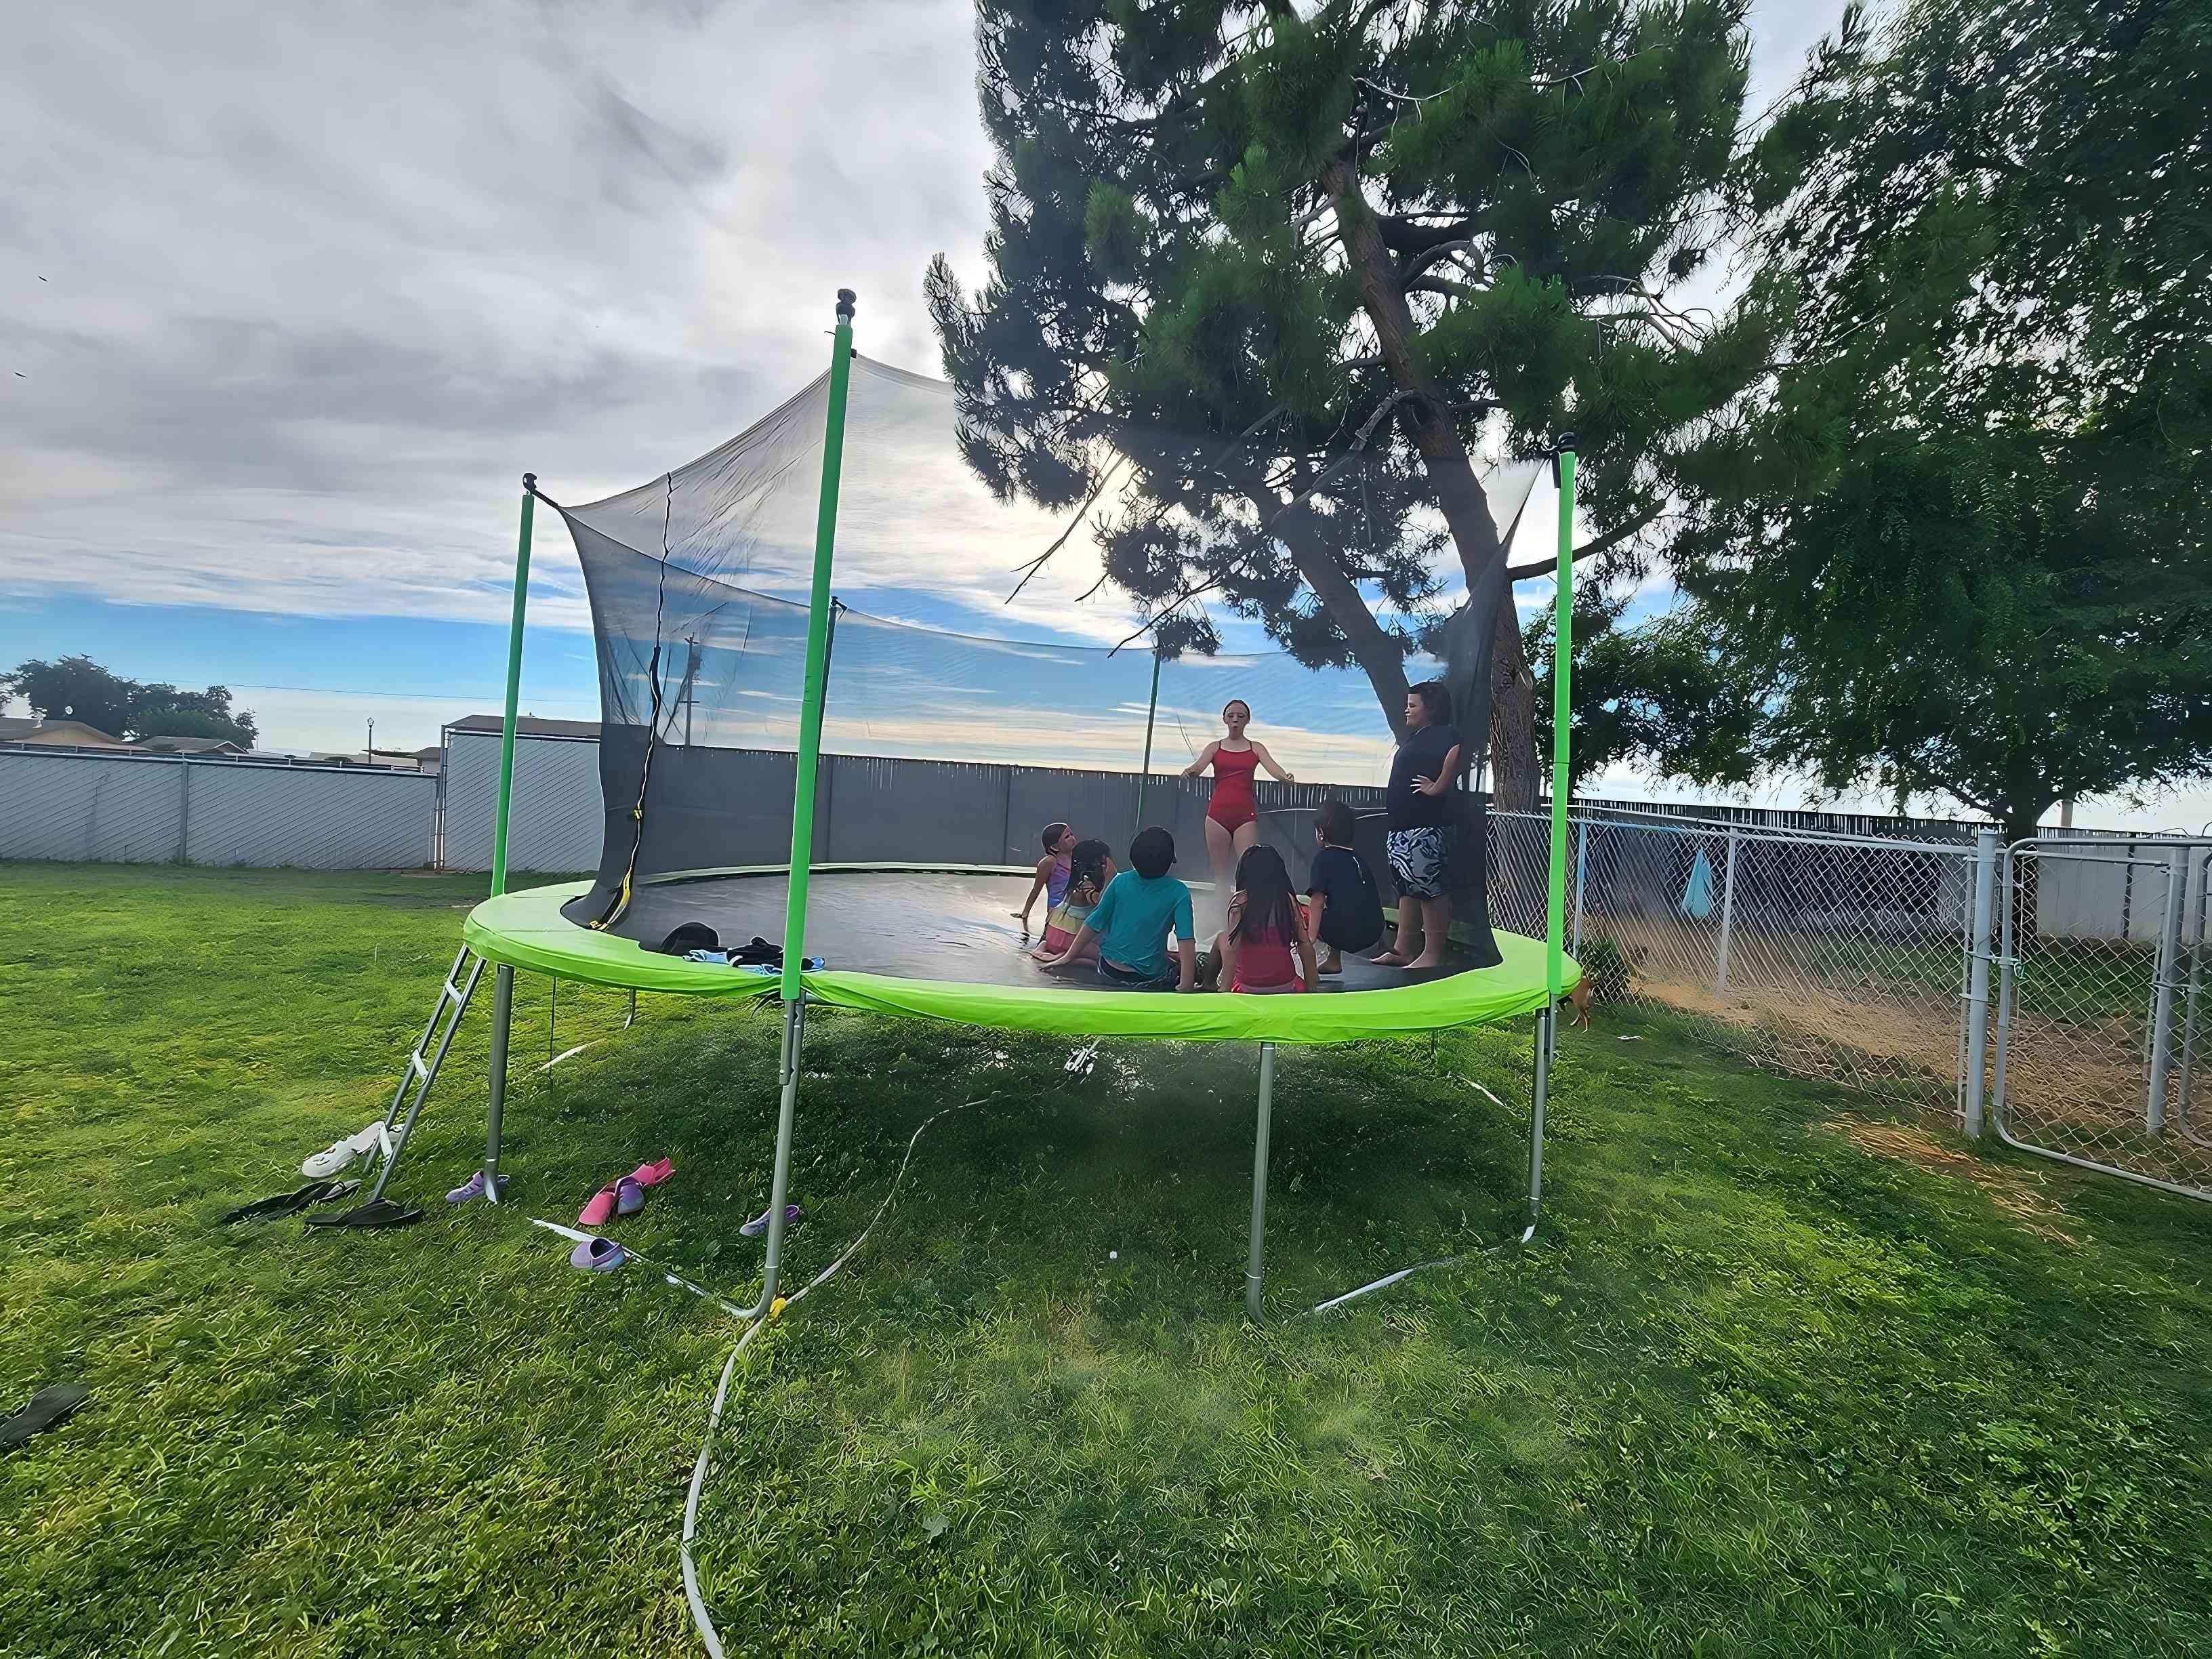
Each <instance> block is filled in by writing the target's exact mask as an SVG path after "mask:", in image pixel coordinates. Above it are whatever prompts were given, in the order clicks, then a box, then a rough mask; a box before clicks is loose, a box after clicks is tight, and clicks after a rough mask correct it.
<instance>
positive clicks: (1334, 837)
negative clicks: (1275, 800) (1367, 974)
mask: <svg viewBox="0 0 2212 1659" xmlns="http://www.w3.org/2000/svg"><path fill="white" fill-rule="evenodd" d="M1358 823H1359V819H1358V815H1357V814H1355V813H1354V812H1353V811H1352V809H1351V808H1350V807H1349V806H1346V805H1345V804H1344V803H1343V802H1342V801H1340V800H1334V799H1331V800H1325V801H1323V802H1322V804H1321V808H1320V810H1319V811H1316V813H1315V814H1314V839H1315V840H1316V841H1317V842H1320V843H1321V850H1320V851H1319V852H1317V853H1316V854H1314V861H1313V869H1312V872H1310V874H1309V875H1308V876H1307V878H1306V921H1307V926H1308V927H1309V928H1310V930H1311V932H1310V937H1311V938H1312V939H1313V941H1314V943H1315V944H1316V945H1320V946H1324V947H1326V949H1327V951H1328V955H1326V956H1324V957H1322V960H1321V967H1320V969H1319V971H1320V972H1322V973H1324V974H1340V973H1342V972H1343V971H1344V952H1345V951H1355V952H1356V951H1365V950H1370V949H1371V948H1372V947H1373V946H1374V945H1375V942H1376V940H1377V939H1381V938H1382V937H1383V898H1382V895H1381V894H1380V893H1378V892H1377V891H1376V888H1375V872H1373V871H1371V870H1370V869H1369V868H1368V867H1367V860H1365V859H1363V858H1361V857H1360V856H1359V854H1357V853H1355V852H1354V851H1352V836H1353V835H1354V834H1355V833H1356V832H1357V830H1358Z"/></svg>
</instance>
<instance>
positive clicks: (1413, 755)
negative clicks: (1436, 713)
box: [1383, 726, 1459, 829]
mask: <svg viewBox="0 0 2212 1659" xmlns="http://www.w3.org/2000/svg"><path fill="white" fill-rule="evenodd" d="M1458 746H1459V734H1458V733H1457V732H1455V731H1453V730H1452V729H1451V727H1449V726H1423V727H1422V728H1421V729H1420V730H1419V731H1418V732H1407V734H1406V740H1405V742H1403V743H1401V744H1399V745H1398V752H1397V754H1396V755H1395V756H1394V757H1392V759H1391V762H1390V787H1389V789H1388V790H1386V791H1385V792H1384V793H1383V805H1384V806H1385V807H1387V808H1388V809H1389V813H1390V827H1391V828H1392V829H1431V828H1437V827H1441V826H1443V825H1446V824H1453V823H1458V822H1459V803H1458V802H1457V801H1456V800H1455V799H1453V796H1454V794H1455V793H1456V790H1455V788H1454V789H1446V790H1445V791H1444V792H1443V794H1441V795H1425V794H1423V793H1421V792H1420V791H1419V790H1418V789H1416V788H1414V787H1413V780H1414V779H1415V778H1440V777H1442V776H1443V775H1444V763H1445V762H1446V761H1447V760H1449V759H1450V758H1451V751H1452V750H1454V749H1455V748H1457V747H1458Z"/></svg>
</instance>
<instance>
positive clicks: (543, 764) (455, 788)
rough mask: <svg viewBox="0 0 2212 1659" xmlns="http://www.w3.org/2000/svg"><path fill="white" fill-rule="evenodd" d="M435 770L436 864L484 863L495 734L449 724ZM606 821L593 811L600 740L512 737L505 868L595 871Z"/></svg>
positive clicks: (492, 813) (493, 798)
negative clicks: (437, 810) (437, 790)
mask: <svg viewBox="0 0 2212 1659" xmlns="http://www.w3.org/2000/svg"><path fill="white" fill-rule="evenodd" d="M445 743H446V757H445V764H444V766H443V767H442V768H441V770H440V773H439V779H438V781H439V786H440V789H441V797H442V801H443V805H442V807H441V811H440V826H441V829H440V842H439V850H438V862H439V864H440V865H441V866H442V867H443V868H445V869H447V870H489V869H490V868H491V848H492V826H493V821H494V819H495V817H496V815H497V811H498V805H499V748H500V734H499V733H498V732H464V731H455V730H453V729H452V728H450V727H449V728H448V729H447V732H446V733H445ZM605 823H606V820H605V816H604V815H603V814H602V812H601V811H600V808H599V741H598V739H596V738H545V737H527V738H523V737H519V738H516V739H515V743H514V791H513V795H512V796H511V797H510V798H509V805H508V808H507V868H509V869H510V870H530V871H537V872H568V871H576V870H594V869H597V868H598V867H599V836H600V833H601V831H602V829H604V827H605Z"/></svg>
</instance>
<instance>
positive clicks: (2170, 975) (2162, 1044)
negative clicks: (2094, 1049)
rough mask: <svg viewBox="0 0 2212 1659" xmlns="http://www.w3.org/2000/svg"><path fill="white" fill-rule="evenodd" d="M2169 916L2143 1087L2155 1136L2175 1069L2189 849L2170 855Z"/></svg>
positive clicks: (2161, 938) (2163, 928)
mask: <svg viewBox="0 0 2212 1659" xmlns="http://www.w3.org/2000/svg"><path fill="white" fill-rule="evenodd" d="M2188 890H2189V849H2188V848H2186V847H2177V848H2174V849H2173V850H2172V852H2171V853H2169V854H2167V855H2166V915H2165V916H2164V917H2163V918H2162V919H2161V921H2160V925H2159V930H2158V955H2157V957H2156V958H2155V960H2156V963H2157V966H2156V967H2155V969H2153V972H2154V975H2155V977H2154V981H2153V990H2152V996H2151V1014H2150V1076H2149V1078H2148V1080H2147V1081H2146V1083H2145V1084H2144V1086H2143V1127H2144V1128H2146V1129H2148V1130H2149V1131H2150V1133H2153V1134H2158V1133H2162V1132H2163V1131H2164V1130H2165V1128H2166V1076H2167V1073H2170V1072H2171V1071H2172V1066H2173V988H2174V987H2173V980H2174V974H2175V972H2176V969H2178V967H2179V963H2180V959H2181V915H2182V911H2183V909H2184V908H2185V907H2184V905H2183V903H2182V901H2183V899H2184V898H2185V896H2187V894H2188Z"/></svg>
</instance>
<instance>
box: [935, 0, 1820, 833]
mask: <svg viewBox="0 0 2212 1659" xmlns="http://www.w3.org/2000/svg"><path fill="white" fill-rule="evenodd" d="M1743 19H1744V9H1743V5H1742V4H1741V0H1538V3H1514V4H1505V3H1498V0H1486V3H1437V4H1419V5H1417V4H1413V3H1410V0H1365V3H1359V4H1354V3H1348V0H1333V3H1328V4H1324V5H1322V6H1319V7H1317V8H1316V7H1307V8H1304V9H1297V8H1294V7H1293V6H1292V5H1291V4H1290V3H1288V0H1266V3H1255V0H1231V3H1223V0H1212V3H1204V0H1176V3H1160V4H1152V5H1146V6H1142V7H1139V6H1135V5H1131V4H1128V3H1126V0H983V3H982V4H981V6H980V8H979V21H978V30H977V38H978V42H979V51H980V64H981V70H980V77H979V84H980V90H981V104H982V113H983V118H984V122H985V124H986V125H987V128H988V130H989V131H990V135H991V138H992V142H993V143H994V147H995V149H996V151H997V160H996V162H995V163H994V166H993V167H992V169H991V171H990V173H989V176H988V180H987V188H988V192H989V197H990V210H991V232H990V237H989V243H988V258H989V262H990V267H991V270H990V275H989V277H988V280H987V281H986V283H984V284H983V285H982V287H981V290H980V291H979V292H977V293H976V294H975V295H972V296H971V295H968V294H967V293H965V292H963V289H962V287H961V285H960V284H959V283H958V282H957V280H956V278H955V276H954V275H953V273H952V271H951V269H950V267H949V266H948V265H947V264H945V261H944V260H943V259H942V258H940V259H939V260H938V261H937V262H936V263H935V264H933V266H932V268H931V270H930V274H929V278H928V293H929V299H930V304H931V309H932V313H933V318H934V320H935V322H936V325H937V328H938V331H939V340H940V343H941V346H942V349H943V353H944V358H945V368H946V372H947V373H948V374H949V375H950V376H951V379H952V380H953V382H954V384H955V386H956V387H957V391H958V396H959V414H960V419H961V422H962V432H963V447H964V450H965V453H966V455H967V458H968V459H969V463H970V464H971V465H973V466H974V467H975V470H976V471H977V472H978V473H979V474H980V475H981V477H983V478H984V479H985V480H987V482H988V483H990V484H991V485H992V487H993V488H994V489H996V490H998V491H1000V493H1001V494H1002V495H1008V496H1013V495H1020V496H1024V497H1026V498H1028V499H1030V500H1032V501H1037V502H1040V503H1042V504H1044V505H1046V506H1048V507H1054V508H1060V509H1080V510H1081V511H1083V512H1088V513H1097V515H1098V535H1099V539H1100V542H1101V544H1102V546H1103V550H1104V553H1105V562H1106V574H1107V577H1108V579H1109V580H1111V581H1112V582H1114V583H1115V584H1116V585H1117V586H1120V587H1121V588H1122V589H1123V590H1124V591H1126V592H1128V593H1129V594H1130V595H1131V596H1132V597H1133V598H1134V599H1136V600H1137V601H1138V603H1139V606H1140V607H1141V608H1142V609H1143V611H1144V612H1145V614H1146V619H1147V623H1148V625H1149V626H1150V628H1151V629H1152V632H1153V634H1154V635H1155V637H1156V639H1158V641H1159V642H1160V643H1161V644H1162V645H1163V646H1164V647H1167V648H1170V649H1184V648H1194V649H1199V650H1205V649H1209V648H1211V647H1212V645H1213V643H1214V641H1215V635H1214V632H1213V628H1212V623H1211V621H1210V620H1209V618H1208V617H1206V613H1205V612H1204V611H1203V608H1202V607H1203V605H1205V603H1206V601H1208V600H1212V601H1215V602H1218V603H1220V604H1223V605H1226V606H1227V607H1228V608H1229V609H1230V610H1231V611H1234V612H1237V613H1238V614H1242V615H1244V616H1247V617H1256V618H1257V619H1259V620H1260V621H1261V623H1264V624H1265V625H1266V627H1267V629H1268V630H1269V631H1270V632H1271V633H1272V634H1273V636H1274V637H1275V638H1276V639H1277V640H1279V641H1281V642H1282V643H1284V644H1285V646H1286V647H1289V648H1290V649H1291V651H1292V652H1293V653H1295V654H1297V656H1298V657H1299V658H1300V659H1302V660H1304V661H1306V662H1308V663H1310V664H1316V665H1317V664H1322V663H1336V664H1351V663H1357V664H1358V665H1360V666H1361V667H1362V668H1363V669H1364V671H1366V674H1367V676H1368V678H1369V679H1370V682H1371V683H1372V684H1373V685H1374V686H1375V689H1376V697H1377V700H1378V702H1380V703H1381V705H1382V707H1383V711H1384V714H1385V715H1386V717H1387V718H1388V719H1389V720H1390V721H1391V722H1392V724H1393V726H1394V727H1395V725H1396V723H1397V720H1398V719H1399V711H1400V705H1401V703H1402V701H1403V690H1404V686H1405V673H1404V662H1405V658H1406V656H1407V653H1408V652H1409V651H1410V650H1412V649H1413V648H1414V647H1416V646H1417V645H1426V646H1427V647H1429V648H1431V649H1433V650H1437V651H1438V652H1440V653H1443V655H1444V656H1445V658H1446V659H1447V661H1448V662H1449V665H1450V670H1451V676H1450V677H1451V679H1452V681H1453V683H1454V687H1455V692H1456V694H1457V700H1458V702H1459V703H1460V707H1461V708H1462V711H1463V714H1462V725H1463V726H1464V728H1465V729H1466V730H1467V731H1468V732H1470V733H1480V732H1490V733H1492V775H1493V778H1494V779H1495V781H1496V782H1497V785H1498V793H1499V797H1500V799H1501V801H1502V802H1503V803H1504V804H1506V805H1528V804H1531V803H1532V802H1533V799H1534V787H1535V780H1536V761H1535V753H1534V728H1533V726H1532V723H1531V714H1530V703H1529V696H1530V690H1531V681H1530V677H1529V676H1528V672H1527V670H1526V666H1525V664H1524V663H1523V661H1522V641H1521V636H1520V630H1519V628H1518V625H1517V623H1516V618H1515V617H1514V613H1513V610H1512V607H1511V605H1510V603H1508V602H1507V595H1508V593H1509V591H1510V581H1511V580H1512V576H1513V575H1514V574H1518V573H1509V571H1508V568H1507V565H1506V549H1505V546H1504V539H1503V538H1501V536H1500V534H1499V531H1498V525H1497V524H1496V523H1495V522H1494V520H1493V514H1492V504H1491V502H1490V501H1489V500H1488V498H1487V497H1486V494H1485V490H1484V486H1483V483H1482V481H1481V473H1480V469H1479V467H1478V465H1477V464H1476V463H1477V459H1478V457H1480V456H1483V455H1486V454H1494V453H1506V454H1519V455H1529V454H1534V453H1540V452H1541V451H1543V450H1544V449H1546V448H1547V447H1550V446H1551V445H1552V444H1553V442H1554V441H1556V440H1557V439H1558V438H1559V436H1560V435H1562V434H1563V433H1565V431H1567V430H1568V429H1569V428H1571V429H1572V430H1573V431H1574V432H1575V434H1576V435H1577V437H1578V439H1579V441H1580V447H1581V450H1582V453H1583V456H1584V458H1585V459H1584V465H1583V473H1582V480H1583V516H1584V519H1585V521H1586V523H1587V525H1588V526H1589V532H1590V535H1589V541H1588V542H1587V543H1586V544H1584V545H1583V547H1582V548H1580V549H1579V550H1577V557H1584V556H1589V557H1600V558H1610V559H1611V560H1613V561H1614V562H1619V563H1622V564H1627V565H1632V564H1633V563H1634V562H1635V561H1636V559H1637V557H1638V554H1639V552H1640V550H1641V549H1642V547H1643V545H1644V541H1645V539H1646V538H1648V537H1649V536H1650V533H1651V532H1652V530H1653V527H1654V526H1655V525H1656V522H1657V520H1659V518H1660V516H1661V514H1662V511H1663V509H1664V507H1665V505H1666V503H1667V501H1668V498H1669V495H1670V493H1671V491H1672V489H1673V488H1674V477H1675V473H1676V471H1677V468H1678V464H1679V461H1680V457H1681V456H1682V454H1683V453H1685V452H1686V451H1688V450H1690V449H1692V448H1694V447H1695V446H1696V444H1697V443H1698V442H1699V441H1700V439H1701V438H1702V437H1703V436H1704V435H1705V429H1706V427H1705V422H1706V417H1707V416H1710V415H1711V413H1712V412H1713V411H1714V410H1717V409H1720V408H1722V407H1723V406H1724V405H1725V404H1727V403H1728V402H1729V400H1730V399H1731V398H1733V397H1734V396H1735V394H1736V393H1737V392H1740V391H1741V388H1742V386H1744V385H1745V384H1746V382H1747V380H1748V379H1749V378H1750V377H1751V376H1752V375H1753V374H1755V373H1756V372H1757V371H1758V370H1759V368H1761V367H1762V366H1763V365H1764V364H1765V362H1767V360H1768V358H1769V356H1770V355H1771V337H1772V331H1773V328H1774V326H1775V322H1776V318H1775V314H1774V312H1773V309H1772V307H1771V305H1769V304H1768V303H1766V299H1765V289H1764V287H1763V286H1761V285H1757V284H1754V286H1753V289H1752V291H1751V293H1750V295H1749V296H1748V297H1747V300H1746V301H1745V302H1744V303H1742V304H1741V305H1740V306H1739V307H1736V308H1735V309H1734V310H1733V311H1731V312H1730V313H1729V314H1728V315H1726V316H1725V317H1723V318H1719V319H1713V318H1711V317H1710V316H1705V317H1699V316H1694V315H1690V314H1686V313H1684V312H1682V311H1681V310H1679V309H1677V306H1676V302H1675V300H1674V297H1673V296H1674V295H1677V294H1678V293H1679V291H1680V285H1681V284H1682V283H1684V282H1685V281H1686V279H1688V278H1690V277H1691V276H1692V274H1693V273H1695V272H1696V271H1698V270H1699V268H1700V267H1701V266H1702V265H1703V264H1704V263H1705V260H1706V258H1707V257H1708V254H1709V252H1710V250H1711V247H1712V246H1714V243H1715V241H1716V239H1717V237H1718V235H1719V234H1720V233H1721V228H1722V226H1721V221H1722V219H1723V216H1724V215H1725V214H1726V213H1727V212H1728V211H1729V210H1731V209H1732V208H1733V207H1734V206H1735V205H1736V204H1738V201H1739V185H1740V184H1741V181H1742V180H1743V179H1746V178H1747V176H1748V175H1747V174H1745V173H1743V172H1742V170H1741V163H1742V162H1743V161H1744V160H1745V156H1746V147H1745V145H1744V143H1743V142H1742V140H1741V133H1742V130H1743V98H1744V86H1745V79H1746V62H1747V42H1746V34H1745V29H1744V21H1743ZM1766 164H1767V167H1768V170H1769V172H1770V173H1771V172H1776V171H1778V170H1779V169H1781V168H1782V167H1784V165H1785V164H1786V156H1784V155H1783V154H1782V153H1781V152H1780V151H1776V152H1774V153H1773V154H1771V155H1769V156H1768V157H1767V158H1766ZM1438 555H1443V556H1444V562H1443V568H1439V563H1440V561H1439V559H1438V557H1437V556H1438ZM1549 568H1550V567H1549V564H1548V562H1544V563H1539V564H1536V565H1534V566H1532V567H1531V568H1530V571H1529V573H1528V574H1541V572H1543V571H1547V570H1548V569H1549ZM1462 594H1463V595H1464V597H1463V598H1462V597H1460V595H1462ZM1493 696H1495V698H1496V699H1497V702H1498V711H1499V712H1498V720H1497V721H1496V723H1495V724H1494V725H1493V724H1492V719H1491V709H1492V699H1493ZM1473 747H1474V745H1473V744H1470V749H1472V748H1473Z"/></svg>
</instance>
